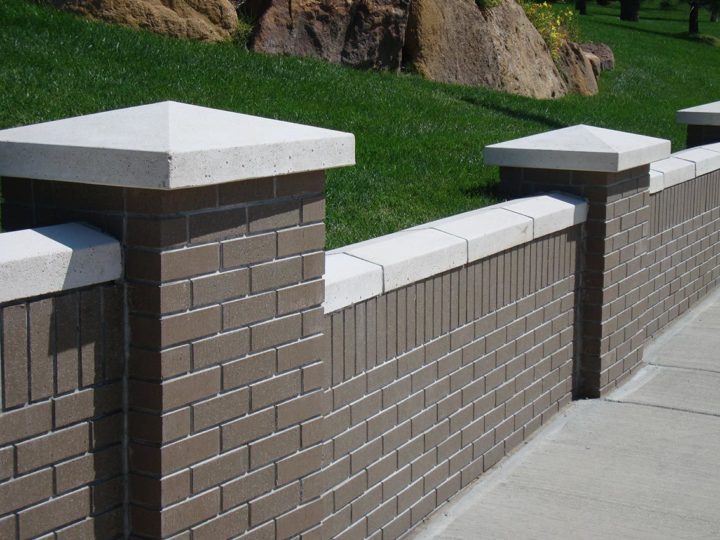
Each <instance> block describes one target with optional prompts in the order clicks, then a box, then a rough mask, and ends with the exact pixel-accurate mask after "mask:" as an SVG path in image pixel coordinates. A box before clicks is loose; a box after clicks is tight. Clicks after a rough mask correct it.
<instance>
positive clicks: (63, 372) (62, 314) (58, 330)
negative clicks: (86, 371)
mask: <svg viewBox="0 0 720 540" xmlns="http://www.w3.org/2000/svg"><path fill="white" fill-rule="evenodd" d="M78 299H79V296H78V295H77V294H64V295H61V296H56V297H54V298H53V319H54V320H55V373H56V378H57V380H56V385H55V386H56V391H57V393H60V394H62V393H65V392H70V391H72V390H75V389H76V388H77V387H78V383H79V375H80V370H79V365H78V345H79V342H80V335H79V331H78V330H79V327H80V321H79V309H78Z"/></svg>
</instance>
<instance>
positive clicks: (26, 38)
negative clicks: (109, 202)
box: [0, 0, 720, 247]
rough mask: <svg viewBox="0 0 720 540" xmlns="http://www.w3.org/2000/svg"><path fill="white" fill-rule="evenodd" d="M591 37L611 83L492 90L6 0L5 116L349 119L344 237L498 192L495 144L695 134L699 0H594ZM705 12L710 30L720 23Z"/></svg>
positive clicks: (704, 64) (339, 225)
mask: <svg viewBox="0 0 720 540" xmlns="http://www.w3.org/2000/svg"><path fill="white" fill-rule="evenodd" d="M588 11H589V14H588V15H587V16H585V17H582V18H581V21H580V26H581V35H582V38H583V40H584V41H603V42H606V43H608V44H610V46H611V47H612V48H613V49H614V51H615V56H616V60H617V69H616V70H615V71H613V72H610V73H604V74H603V75H602V77H601V81H600V95H599V96H596V97H592V98H582V97H579V96H569V97H566V98H563V99H560V100H557V101H533V100H531V99H526V98H521V97H516V96H510V95H505V94H501V93H498V92H492V91H489V90H483V89H477V88H467V87H461V86H453V85H445V84H437V83H431V82H427V81H423V80H421V79H420V78H418V77H417V76H414V75H407V74H403V75H399V76H398V75H393V74H388V73H366V72H360V71H355V70H353V69H348V68H343V67H338V66H333V65H329V64H326V63H324V62H320V61H316V60H309V59H296V58H285V57H268V56H263V55H260V54H255V53H249V52H246V51H244V50H242V48H240V47H239V46H237V45H234V44H221V45H211V44H204V43H193V42H186V41H179V40H172V39H169V38H163V37H160V36H156V35H152V34H148V33H145V32H137V31H132V30H127V29H123V28H119V27H111V26H108V25H104V24H99V23H90V22H86V21H84V20H81V19H79V18H76V17H74V16H71V15H68V14H65V13H60V12H56V11H54V10H52V9H50V8H47V7H43V6H40V5H37V4H33V3H30V2H27V1H25V0H3V1H2V2H0V128H5V127H12V126H17V125H22V124H29V123H34V122H40V121H46V120H54V119H59V118H63V117H68V116H74V115H78V114H86V113H92V112H97V111H102V110H107V109H114V108H119V107H127V106H133V105H139V104H143V103H151V102H155V101H161V100H167V99H172V100H177V101H184V102H188V103H194V104H198V105H205V106H209V107H216V108H220V109H227V110H233V111H239V112H243V113H248V114H255V115H260V116H266V117H271V118H278V119H282V120H287V121H292V122H301V123H306V124H311V125H317V126H321V127H326V128H332V129H338V130H342V131H349V132H352V133H354V134H355V135H356V138H357V161H358V164H357V166H356V167H352V168H347V169H342V170H335V171H331V172H330V174H329V182H328V247H336V246H340V245H344V244H346V243H350V242H355V241H359V240H363V239H366V238H370V237H373V236H378V235H381V234H386V233H389V232H392V231H395V230H398V229H402V228H405V227H408V226H411V225H414V224H417V223H422V222H424V221H428V220H431V219H435V218H439V217H443V216H447V215H451V214H454V213H458V212H462V211H466V210H469V209H473V208H477V207H480V206H483V205H486V204H489V203H491V202H493V201H494V193H493V186H494V184H495V181H496V178H497V170H496V169H495V168H492V167H485V166H484V165H483V161H482V149H483V147H484V146H485V145H487V144H491V143H494V142H500V141H504V140H508V139H513V138H516V137H520V136H524V135H528V134H531V133H537V132H541V131H546V130H549V129H554V128H558V127H563V126H567V125H573V124H578V123H586V124H594V125H597V126H603V127H609V128H614V129H620V130H625V131H631V132H636V133H643V134H647V135H654V136H660V137H664V138H670V139H672V142H673V147H674V149H680V148H682V147H683V144H684V130H683V128H682V127H680V126H677V125H676V124H675V121H674V113H675V111H676V110H677V109H679V108H682V107H687V106H692V105H697V104H701V103H706V102H710V101H715V100H718V99H720V69H719V66H720V48H718V47H715V46H712V45H711V44H707V43H703V42H700V41H695V40H692V39H689V38H687V37H686V35H685V34H684V33H683V32H684V31H685V30H686V27H687V22H686V19H687V6H686V5H685V4H682V5H680V7H679V8H677V9H672V10H661V9H659V8H654V7H648V6H647V5H645V4H643V7H642V8H641V19H642V20H641V21H640V23H637V24H634V23H625V22H621V21H619V20H618V13H619V4H618V3H617V2H613V4H612V5H611V6H610V7H607V8H601V7H599V6H597V5H595V4H591V5H590V6H589V10H588ZM707 21H708V14H707V12H703V14H702V19H701V31H702V32H704V33H705V34H709V35H714V36H720V24H711V23H709V22H707Z"/></svg>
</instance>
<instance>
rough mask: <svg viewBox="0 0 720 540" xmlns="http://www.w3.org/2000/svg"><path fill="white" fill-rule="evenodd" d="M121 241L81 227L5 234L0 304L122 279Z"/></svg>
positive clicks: (0, 246)
mask: <svg viewBox="0 0 720 540" xmlns="http://www.w3.org/2000/svg"><path fill="white" fill-rule="evenodd" d="M122 272H123V266H122V258H121V255H120V243H119V242H118V241H117V240H116V239H115V238H112V237H110V236H107V235H106V234H103V233H101V232H99V231H97V230H95V229H92V228H90V227H88V226H86V225H81V224H79V223H66V224H64V225H55V226H52V227H42V228H39V229H25V230H23V231H16V232H8V233H3V234H0V303H2V302H9V301H11V300H16V299H18V298H29V297H32V296H38V295H41V294H48V293H53V292H59V291H65V290H68V289H76V288H78V287H87V286H89V285H95V284H97V283H105V282H108V281H114V280H116V279H119V278H120V277H121V276H122Z"/></svg>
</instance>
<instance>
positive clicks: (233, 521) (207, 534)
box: [193, 506, 248, 540]
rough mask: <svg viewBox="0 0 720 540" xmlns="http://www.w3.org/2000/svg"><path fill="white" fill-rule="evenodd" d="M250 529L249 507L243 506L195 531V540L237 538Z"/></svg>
mask: <svg viewBox="0 0 720 540" xmlns="http://www.w3.org/2000/svg"><path fill="white" fill-rule="evenodd" d="M247 527H248V507H247V506H241V507H240V508H236V509H234V510H231V511H230V512H227V513H225V514H221V515H219V516H217V517H215V518H214V519H212V520H210V521H208V522H207V523H203V524H202V525H200V526H198V527H196V528H194V529H193V540H220V539H227V538H235V536H237V535H238V534H240V533H242V532H244V531H245V530H246V529H247Z"/></svg>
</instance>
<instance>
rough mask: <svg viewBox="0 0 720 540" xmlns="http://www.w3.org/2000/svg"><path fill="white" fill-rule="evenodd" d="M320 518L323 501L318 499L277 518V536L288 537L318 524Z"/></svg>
mask: <svg viewBox="0 0 720 540" xmlns="http://www.w3.org/2000/svg"><path fill="white" fill-rule="evenodd" d="M322 519H323V503H322V500H321V499H318V500H316V501H313V502H311V503H309V504H306V505H304V506H301V507H299V508H296V509H295V510H293V511H292V512H288V513H287V514H285V515H283V516H280V517H279V518H277V521H276V524H277V530H276V534H277V537H278V538H290V537H292V536H293V535H294V534H297V533H299V532H301V531H304V530H306V529H310V528H311V527H314V526H315V525H318V524H319V523H320V522H321V521H322Z"/></svg>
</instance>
